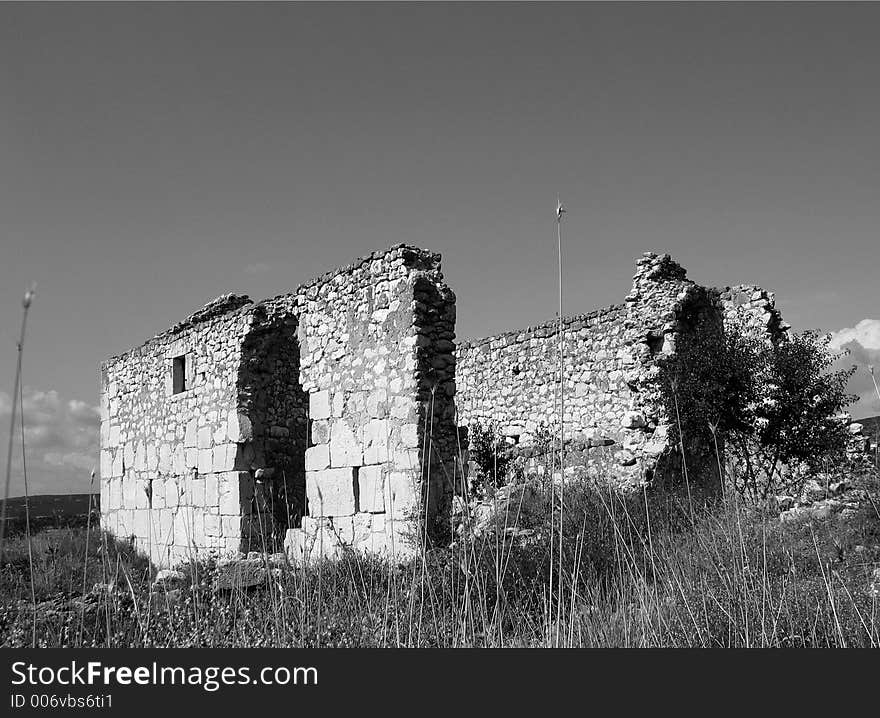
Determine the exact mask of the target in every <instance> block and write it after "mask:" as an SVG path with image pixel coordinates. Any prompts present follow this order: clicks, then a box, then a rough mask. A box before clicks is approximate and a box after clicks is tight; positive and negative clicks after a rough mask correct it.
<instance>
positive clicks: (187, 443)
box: [183, 419, 199, 449]
mask: <svg viewBox="0 0 880 718" xmlns="http://www.w3.org/2000/svg"><path fill="white" fill-rule="evenodd" d="M198 429H199V420H198V419H190V420H189V421H188V422H186V432H185V433H184V436H183V445H184V447H186V448H187V449H197V448H198Z"/></svg>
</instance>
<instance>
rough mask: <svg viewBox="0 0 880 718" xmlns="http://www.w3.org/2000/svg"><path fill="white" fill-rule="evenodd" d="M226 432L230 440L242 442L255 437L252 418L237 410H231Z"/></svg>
mask: <svg viewBox="0 0 880 718" xmlns="http://www.w3.org/2000/svg"><path fill="white" fill-rule="evenodd" d="M226 434H227V436H228V437H229V440H230V441H234V442H236V443H238V444H242V443H244V442H246V441H251V440H252V439H253V438H254V429H253V425H252V424H251V420H250V419H249V418H248V417H247V416H246V415H245V414H240V413H238V412H235V411H231V412H229V418H228V419H227V422H226Z"/></svg>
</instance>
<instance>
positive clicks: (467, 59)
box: [0, 3, 880, 495]
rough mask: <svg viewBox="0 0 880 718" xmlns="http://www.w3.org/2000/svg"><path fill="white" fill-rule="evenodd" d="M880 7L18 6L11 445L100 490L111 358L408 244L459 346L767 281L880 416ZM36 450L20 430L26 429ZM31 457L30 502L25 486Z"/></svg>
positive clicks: (1, 59)
mask: <svg viewBox="0 0 880 718" xmlns="http://www.w3.org/2000/svg"><path fill="white" fill-rule="evenodd" d="M878 26H880V5H876V4H855V5H838V4H791V3H782V4H776V3H774V4H758V3H747V4H669V5H667V4H663V3H649V4H573V3H572V4H560V5H556V4H544V3H542V4H501V3H491V4H486V5H476V4H456V5H446V4H408V3H395V4H389V5H374V4H367V3H354V4H337V3H333V4H295V5H288V4H280V3H279V4H212V3H189V4H171V3H168V4H166V3H157V4H130V3H121V4H111V3H98V4H93V5H92V4H79V3H77V4H48V3H36V4H10V3H2V4H0V437H4V438H3V445H4V448H3V449H0V451H3V456H4V458H5V455H6V454H5V451H6V450H5V437H6V436H7V431H8V429H7V427H8V420H9V412H10V408H11V396H10V394H11V392H12V385H13V378H14V372H15V361H16V342H17V337H18V332H19V327H20V322H21V312H22V307H21V298H22V296H23V294H24V292H25V290H26V289H27V287H28V286H29V284H30V282H32V281H33V282H36V283H37V292H36V297H35V299H34V302H33V305H32V307H31V310H30V315H29V319H28V333H27V337H26V342H25V347H24V366H23V383H24V391H23V397H24V409H25V412H24V413H25V423H26V429H25V438H26V440H27V441H26V445H27V455H26V456H27V462H28V477H29V481H30V487H29V488H30V491H31V492H32V493H52V492H58V493H64V492H78V491H84V490H86V489H87V488H88V486H89V471H90V469H91V467H93V466H95V465H96V464H97V463H98V462H97V460H96V453H97V429H98V416H97V413H96V408H95V407H96V405H97V404H98V400H99V397H98V392H99V382H98V366H99V363H100V362H101V361H102V360H103V359H104V358H106V357H108V356H110V355H113V354H118V353H121V352H123V351H125V350H127V349H128V348H130V347H132V346H134V345H136V344H138V343H140V342H142V341H144V340H145V339H147V338H148V337H150V336H153V335H154V334H156V333H158V332H160V331H162V330H163V329H165V328H167V327H168V326H170V325H171V324H173V323H174V322H176V321H178V320H179V319H181V318H183V317H185V316H187V315H188V314H190V313H191V312H192V311H194V310H195V309H197V308H198V307H200V306H202V305H204V304H205V303H206V302H208V301H209V300H211V299H212V298H214V297H216V296H218V295H220V294H223V293H226V292H238V293H245V294H248V295H250V296H251V297H252V298H254V299H261V298H264V297H268V296H273V295H275V294H278V293H281V292H284V291H287V290H290V289H292V288H294V287H295V286H297V285H298V284H300V283H302V282H304V281H306V280H308V279H309V278H311V277H313V276H315V275H319V274H321V273H323V272H324V271H326V270H328V269H331V268H333V267H335V266H337V265H341V264H345V263H348V262H349V261H351V260H352V259H354V258H355V257H358V256H362V255H365V254H368V253H369V252H371V251H373V250H375V249H380V248H383V247H387V246H389V245H392V244H395V243H399V242H406V243H409V244H415V245H418V246H422V247H426V248H428V249H431V250H434V251H439V252H441V253H442V254H443V269H444V274H445V277H446V280H447V282H448V283H449V284H450V285H451V286H452V287H453V289H454V290H455V292H456V295H457V298H458V301H457V303H458V308H459V311H458V326H457V332H458V335H459V336H460V337H478V336H484V335H488V334H494V333H497V332H501V331H504V330H507V329H513V328H516V327H519V326H525V325H529V324H536V323H538V322H541V321H545V320H547V319H550V318H552V317H553V316H554V313H555V311H556V292H557V283H556V282H557V279H556V261H557V259H556V235H555V223H554V210H555V203H556V196H557V193H558V194H559V195H560V197H561V198H562V200H563V202H564V204H565V206H566V209H567V212H568V213H567V214H566V216H565V223H564V227H563V243H564V249H563V256H564V301H565V305H564V311H565V313H566V314H574V313H579V312H585V311H590V310H592V309H594V308H597V307H600V306H607V305H609V304H615V303H618V302H620V301H622V299H623V297H624V296H625V295H626V294H627V292H628V291H629V286H630V283H631V277H632V273H633V271H634V258H636V257H638V256H640V255H641V254H642V252H645V251H649V250H650V251H657V252H669V253H671V254H672V255H673V257H675V258H676V259H677V260H678V261H679V262H680V263H681V264H683V265H684V266H685V267H686V268H687V269H688V273H689V276H690V278H692V279H694V280H695V281H697V282H699V283H701V284H706V285H711V286H727V285H735V284H740V283H746V284H759V285H761V286H764V287H766V288H768V289H770V290H772V291H774V292H775V293H776V299H777V306H779V307H780V309H781V310H782V312H783V315H784V318H785V319H786V320H787V321H788V322H790V323H791V324H792V325H793V326H794V328H795V329H797V330H801V329H807V328H815V329H820V330H822V331H825V332H829V333H832V334H833V335H834V342H835V344H834V345H835V347H837V348H840V349H844V348H847V349H850V350H851V354H850V355H849V356H848V357H847V361H848V362H849V363H850V364H852V363H855V362H858V365H859V369H858V371H857V374H856V376H855V377H854V380H853V382H852V384H851V390H852V391H853V392H855V393H857V394H859V395H860V400H859V403H858V404H856V405H854V406H853V407H851V412H852V413H853V415H854V416H856V417H859V416H868V415H874V414H880V400H878V398H877V396H876V394H874V389H873V385H872V383H871V377H870V375H869V373H868V370H867V366H868V365H869V364H871V363H876V364H877V366H878V370H880V308H878V291H877V274H878V270H880V266H878V259H880V242H878V228H880V141H878V132H877V128H878V127H880V93H878V92H877V78H878V76H880V43H878V42H877V38H876V34H877V33H876V29H877V27H878ZM16 441H17V442H18V441H19V439H16ZM20 454H21V451H20V447H18V448H17V449H16V451H15V452H14V454H13V468H14V479H13V487H12V492H11V493H12V495H16V494H17V493H18V494H20V493H22V491H21V488H22V487H21V467H20V463H21V461H20Z"/></svg>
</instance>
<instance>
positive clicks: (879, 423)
mask: <svg viewBox="0 0 880 718" xmlns="http://www.w3.org/2000/svg"><path fill="white" fill-rule="evenodd" d="M855 421H856V422H857V423H859V424H861V425H862V426H863V427H864V428H863V429H862V433H863V434H864V435H865V436H870V437H871V438H873V437H875V436H877V434H880V416H869V417H868V418H867V419H856V420H855Z"/></svg>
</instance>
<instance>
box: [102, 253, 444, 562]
mask: <svg viewBox="0 0 880 718" xmlns="http://www.w3.org/2000/svg"><path fill="white" fill-rule="evenodd" d="M454 331H455V297H454V295H453V293H452V292H451V291H450V290H449V289H448V288H447V287H446V285H445V284H444V283H443V275H442V273H441V271H440V257H439V255H436V254H433V253H430V252H425V251H423V250H419V249H416V248H412V247H406V246H404V245H399V246H396V247H392V248H390V249H389V250H386V251H384V252H377V253H374V254H373V255H371V256H369V257H366V258H364V259H361V260H358V261H357V262H355V263H354V264H352V265H351V266H349V267H346V268H344V269H340V270H337V271H335V272H332V273H329V274H327V275H324V276H323V277H320V278H318V279H316V280H314V281H312V282H310V283H308V284H306V285H303V286H301V287H300V288H299V289H297V290H296V291H295V292H292V293H290V294H285V295H281V296H278V297H275V298H273V299H268V300H265V301H263V302H260V303H258V304H254V303H252V302H251V301H250V300H249V299H248V298H247V297H240V296H236V295H225V296H223V297H220V298H218V299H217V300H215V301H213V302H211V303H210V304H208V305H207V306H206V307H204V308H203V309H201V310H199V311H198V312H196V313H195V314H193V315H192V316H190V317H189V318H188V319H186V320H185V321H183V322H181V323H179V324H177V325H175V326H174V327H172V328H171V329H169V330H168V331H166V332H163V333H162V334H160V335H159V336H157V337H155V338H153V339H151V340H149V341H148V342H146V343H145V344H143V345H142V346H141V347H138V348H136V349H134V350H132V351H130V352H128V353H126V354H124V355H121V356H118V357H114V358H112V359H110V360H109V361H107V362H105V364H104V365H103V366H102V372H101V375H102V376H101V386H102V394H101V405H102V428H101V449H102V450H101V476H102V481H101V494H102V495H101V506H102V512H103V514H102V517H103V524H104V526H105V528H107V529H108V530H110V531H111V532H112V533H114V534H115V535H116V536H118V537H120V538H132V537H133V539H134V541H135V543H136V545H137V546H138V547H139V548H141V549H143V550H144V551H145V552H147V553H148V554H149V555H150V556H151V558H152V559H153V560H154V561H155V562H157V563H159V564H169V563H175V562H178V561H182V560H186V559H188V558H191V557H193V556H195V555H196V554H199V553H201V554H204V553H210V552H214V553H218V554H228V553H237V552H247V551H249V550H260V551H263V550H270V551H271V550H274V549H276V548H277V547H278V546H279V545H280V543H281V541H283V540H286V545H287V548H288V550H289V552H290V553H291V555H293V556H295V557H300V558H301V557H308V558H313V557H317V556H320V555H337V554H338V553H339V552H340V551H341V550H342V549H343V548H344V547H351V548H359V549H368V550H373V551H378V552H390V551H394V552H395V553H397V554H401V555H404V554H411V553H412V552H413V551H414V549H415V547H416V546H417V545H418V544H419V543H420V542H421V541H424V540H438V539H439V540H442V539H443V538H444V535H445V533H447V532H448V521H447V520H448V514H449V511H448V505H449V502H450V500H451V492H452V478H451V477H452V471H453V464H454V460H453V448H454V440H455V422H454V407H453V397H454V392H455V357H454V353H453V350H454V342H453V340H454V338H455V335H454ZM175 365H177V368H178V369H180V371H178V372H177V376H175Z"/></svg>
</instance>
